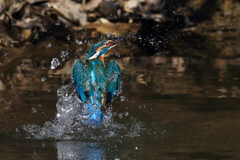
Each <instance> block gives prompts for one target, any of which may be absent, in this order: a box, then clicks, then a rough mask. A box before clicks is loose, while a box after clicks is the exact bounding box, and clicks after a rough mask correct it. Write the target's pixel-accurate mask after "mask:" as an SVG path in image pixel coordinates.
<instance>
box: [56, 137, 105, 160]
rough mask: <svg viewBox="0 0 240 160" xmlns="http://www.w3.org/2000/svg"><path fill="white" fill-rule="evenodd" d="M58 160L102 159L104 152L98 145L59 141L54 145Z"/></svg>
mask: <svg viewBox="0 0 240 160" xmlns="http://www.w3.org/2000/svg"><path fill="white" fill-rule="evenodd" d="M56 148H57V155H58V159H59V160H65V159H89V160H101V159H104V150H103V149H102V148H101V146H100V144H99V143H94V142H93V143H86V142H79V141H60V142H57V143H56Z"/></svg>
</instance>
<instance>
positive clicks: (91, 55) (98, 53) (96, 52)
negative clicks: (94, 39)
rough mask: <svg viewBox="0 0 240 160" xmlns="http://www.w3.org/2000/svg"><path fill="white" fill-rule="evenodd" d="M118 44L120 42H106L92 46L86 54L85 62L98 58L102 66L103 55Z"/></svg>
mask: <svg viewBox="0 0 240 160" xmlns="http://www.w3.org/2000/svg"><path fill="white" fill-rule="evenodd" d="M120 42H121V40H106V41H102V42H98V43H97V44H94V45H92V46H91V48H90V50H89V52H88V55H87V57H86V60H87V61H91V60H95V59H97V58H98V59H100V60H101V61H102V62H103V64H104V54H105V53H107V51H108V50H110V49H111V48H112V47H114V46H116V45H117V44H118V43H120Z"/></svg>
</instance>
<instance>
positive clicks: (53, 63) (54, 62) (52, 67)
mask: <svg viewBox="0 0 240 160" xmlns="http://www.w3.org/2000/svg"><path fill="white" fill-rule="evenodd" d="M59 65H60V62H59V60H58V59H57V58H53V59H52V62H51V69H55V68H57V66H59Z"/></svg>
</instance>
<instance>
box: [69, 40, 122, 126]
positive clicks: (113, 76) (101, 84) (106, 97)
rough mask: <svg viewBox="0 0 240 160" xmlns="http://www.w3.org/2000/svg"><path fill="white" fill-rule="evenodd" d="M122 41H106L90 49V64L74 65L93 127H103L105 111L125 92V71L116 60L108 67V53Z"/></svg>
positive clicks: (76, 77) (77, 63)
mask: <svg viewBox="0 0 240 160" xmlns="http://www.w3.org/2000/svg"><path fill="white" fill-rule="evenodd" d="M121 41H122V40H121V39H117V40H105V41H101V42H98V43H97V44H94V45H92V46H91V47H90V49H89V52H88V54H87V56H86V64H85V63H83V62H82V61H81V60H80V59H78V60H76V61H75V63H74V65H73V70H72V77H73V80H74V84H75V87H76V92H77V94H78V96H79V98H80V99H81V101H82V102H83V103H85V104H86V105H85V106H86V108H85V110H84V113H83V114H85V115H87V118H88V119H89V121H90V122H91V123H93V124H100V123H101V121H102V120H103V118H104V115H103V112H102V108H103V106H104V105H105V104H106V103H110V102H112V100H113V98H114V96H116V95H117V94H118V93H119V92H120V91H121V70H120V68H119V65H118V63H117V62H116V61H115V60H110V62H109V63H108V64H106V63H105V61H104V56H105V54H106V53H107V52H108V51H109V50H110V49H111V48H113V47H114V46H116V45H117V44H119V43H120V42H121Z"/></svg>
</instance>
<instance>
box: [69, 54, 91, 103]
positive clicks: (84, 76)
mask: <svg viewBox="0 0 240 160" xmlns="http://www.w3.org/2000/svg"><path fill="white" fill-rule="evenodd" d="M72 76H73V79H74V82H75V85H76V91H77V93H78V95H79V98H80V99H81V101H82V102H86V101H87V97H86V82H87V80H88V77H89V71H88V69H87V67H85V65H84V64H83V63H82V61H81V60H80V59H78V60H76V61H75V63H74V66H73V71H72Z"/></svg>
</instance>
